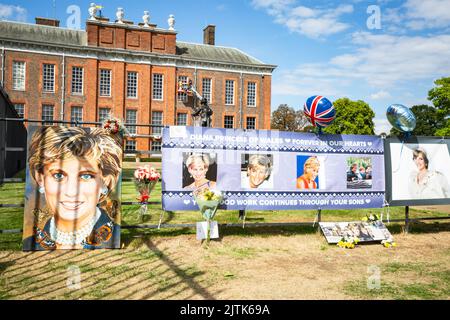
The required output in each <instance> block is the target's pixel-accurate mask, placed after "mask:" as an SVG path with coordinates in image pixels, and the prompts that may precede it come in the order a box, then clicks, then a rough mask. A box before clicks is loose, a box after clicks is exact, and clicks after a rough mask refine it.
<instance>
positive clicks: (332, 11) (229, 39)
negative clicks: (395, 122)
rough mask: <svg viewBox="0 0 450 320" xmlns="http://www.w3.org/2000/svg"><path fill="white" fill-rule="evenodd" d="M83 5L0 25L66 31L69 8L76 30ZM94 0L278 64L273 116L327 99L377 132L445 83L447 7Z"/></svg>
mask: <svg viewBox="0 0 450 320" xmlns="http://www.w3.org/2000/svg"><path fill="white" fill-rule="evenodd" d="M90 2H93V1H76V0H69V1H63V0H55V1H53V0H40V1H6V0H0V19H6V20H19V21H25V22H30V23H34V18H35V17H36V16H42V17H54V16H56V18H58V19H59V20H61V26H62V27H66V26H67V21H68V18H69V17H70V15H71V14H70V13H67V9H68V8H69V6H71V5H75V6H78V7H79V8H80V9H81V28H82V29H84V27H85V21H86V19H87V18H88V11H87V10H88V7H89V3H90ZM53 3H56V8H55V9H54V8H53ZM96 3H97V4H100V5H103V6H104V8H103V10H102V13H103V15H104V16H106V17H109V18H110V19H111V20H113V19H114V17H115V12H116V9H117V8H118V7H123V8H124V10H125V18H126V19H127V20H132V21H134V22H135V23H138V22H141V21H142V15H143V11H144V10H148V11H150V16H151V18H150V20H151V22H152V23H156V24H157V25H158V27H161V28H168V25H167V18H168V16H169V14H174V15H175V19H176V24H175V29H176V30H177V31H178V36H177V37H178V40H180V41H187V42H194V43H202V41H203V32H202V30H203V28H204V27H205V26H206V25H207V24H214V25H216V45H220V46H230V47H236V48H238V49H240V50H242V51H244V52H246V53H248V54H250V55H252V56H254V57H256V58H258V59H259V60H261V61H263V62H265V63H268V64H275V65H277V66H278V67H277V68H276V69H275V71H274V73H273V79H272V110H275V109H276V108H277V107H278V105H280V104H282V103H287V104H288V105H289V106H291V107H293V108H294V109H299V108H302V106H303V104H304V102H305V100H306V99H307V98H308V97H309V96H312V95H316V94H320V95H324V96H326V97H328V98H329V99H330V100H332V101H333V100H335V99H338V98H341V97H349V98H350V99H353V100H359V99H360V100H364V101H366V102H367V103H369V104H370V106H371V107H372V108H373V110H374V111H375V114H376V117H375V124H376V132H377V133H380V132H381V131H386V130H389V128H390V125H389V124H388V122H387V120H386V116H385V112H386V108H387V107H388V106H389V105H390V104H392V103H401V104H404V105H406V106H409V107H411V106H412V105H415V104H422V103H425V104H431V103H430V102H429V101H428V100H427V95H428V90H429V89H431V88H432V87H433V81H434V80H435V79H438V78H440V77H443V76H450V0H403V1H397V0H371V1H365V0H347V1H345V0H343V1H318V0H316V1H309V0H308V1H306V0H305V1H303V0H208V1H206V0H198V1H190V2H189V1H185V0H184V1H181V0H170V1H168V0H165V1H163V0H151V1H145V2H143V1H133V0H129V1H116V0H112V1H100V0H98V1H96ZM370 6H372V7H370ZM378 12H379V15H377V13H378ZM377 18H379V19H377Z"/></svg>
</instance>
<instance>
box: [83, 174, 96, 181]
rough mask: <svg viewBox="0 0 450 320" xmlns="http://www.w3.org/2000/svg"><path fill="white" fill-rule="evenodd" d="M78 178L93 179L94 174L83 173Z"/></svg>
mask: <svg viewBox="0 0 450 320" xmlns="http://www.w3.org/2000/svg"><path fill="white" fill-rule="evenodd" d="M80 178H81V180H85V181H86V180H90V179H93V178H94V175H92V174H89V173H83V174H82V175H81V176H80Z"/></svg>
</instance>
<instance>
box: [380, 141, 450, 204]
mask: <svg viewBox="0 0 450 320" xmlns="http://www.w3.org/2000/svg"><path fill="white" fill-rule="evenodd" d="M424 139H426V138H424ZM447 140H448V139H447ZM432 142H433V141H431V140H429V139H428V140H427V141H421V139H420V138H419V140H418V141H417V143H403V144H402V143H401V142H399V143H390V146H389V151H390V152H389V156H390V159H387V161H388V165H389V166H390V168H389V170H390V171H389V173H390V176H391V178H390V180H389V183H390V187H391V188H388V189H390V191H391V193H390V197H389V199H390V200H391V201H415V202H420V204H441V203H442V204H445V203H450V154H449V148H448V143H445V141H444V139H441V140H439V139H435V143H432ZM416 204H418V203H416ZM411 205H413V203H411Z"/></svg>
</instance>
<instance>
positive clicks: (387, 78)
mask: <svg viewBox="0 0 450 320" xmlns="http://www.w3.org/2000/svg"><path fill="white" fill-rule="evenodd" d="M352 43H353V44H354V45H355V46H356V48H355V49H353V50H352V51H350V52H348V53H346V54H343V55H337V56H335V57H333V58H331V59H329V60H328V61H321V62H317V63H308V64H300V65H298V66H297V67H295V68H291V69H290V70H286V71H282V70H280V69H279V70H278V71H279V73H278V74H275V75H274V81H273V94H274V95H291V96H303V97H305V96H311V95H313V94H317V93H320V94H323V95H325V96H335V97H342V96H346V95H345V93H347V92H354V91H355V88H364V87H367V88H368V89H369V90H373V91H372V93H373V94H372V95H371V96H369V97H371V98H372V99H374V100H377V99H378V100H382V99H388V98H390V95H391V93H390V92H392V91H391V90H396V89H397V90H399V88H402V87H405V88H414V87H416V84H417V83H418V82H419V81H430V84H432V81H431V80H434V79H436V78H440V77H443V76H448V74H450V59H449V58H448V57H449V55H450V35H437V36H415V37H412V36H393V35H373V34H370V33H354V34H353V37H352ZM426 95H427V92H423V93H422V94H419V93H416V94H415V95H414V97H413V98H412V99H411V102H412V103H416V102H415V101H419V99H420V101H422V98H423V97H424V96H426ZM395 97H396V99H399V98H400V99H403V98H404V97H403V96H402V97H399V96H397V95H395ZM354 98H358V99H362V98H363V97H354ZM363 100H364V99H363Z"/></svg>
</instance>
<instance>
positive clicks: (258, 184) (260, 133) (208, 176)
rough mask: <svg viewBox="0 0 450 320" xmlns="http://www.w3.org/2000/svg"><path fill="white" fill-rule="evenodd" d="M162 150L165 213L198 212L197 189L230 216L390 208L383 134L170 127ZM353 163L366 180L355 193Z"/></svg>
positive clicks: (167, 128) (166, 131)
mask: <svg viewBox="0 0 450 320" xmlns="http://www.w3.org/2000/svg"><path fill="white" fill-rule="evenodd" d="M161 152H162V205H163V209H164V210H167V211H175V210H180V211H182V210H198V205H197V204H196V202H195V199H194V197H193V192H194V191H195V190H197V188H200V189H205V188H209V189H215V190H219V191H221V192H222V194H223V200H222V201H221V203H220V204H219V209H228V210H311V209H354V208H381V207H382V206H383V203H384V189H385V181H384V177H385V175H384V146H383V141H382V139H381V138H380V137H377V136H366V135H329V134H314V133H297V132H283V131H277V130H242V129H222V128H205V127H185V126H183V127H181V126H174V127H172V126H169V127H165V128H163V133H162V149H161ZM353 162H356V163H357V164H358V167H359V169H361V167H362V169H361V170H364V175H365V176H366V178H365V179H361V180H360V182H359V183H360V184H357V183H358V182H355V183H354V185H352V187H349V184H348V181H347V179H348V173H349V171H350V168H349V164H352V163H353ZM366 170H367V172H365V171H366ZM366 174H367V175H366Z"/></svg>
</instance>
